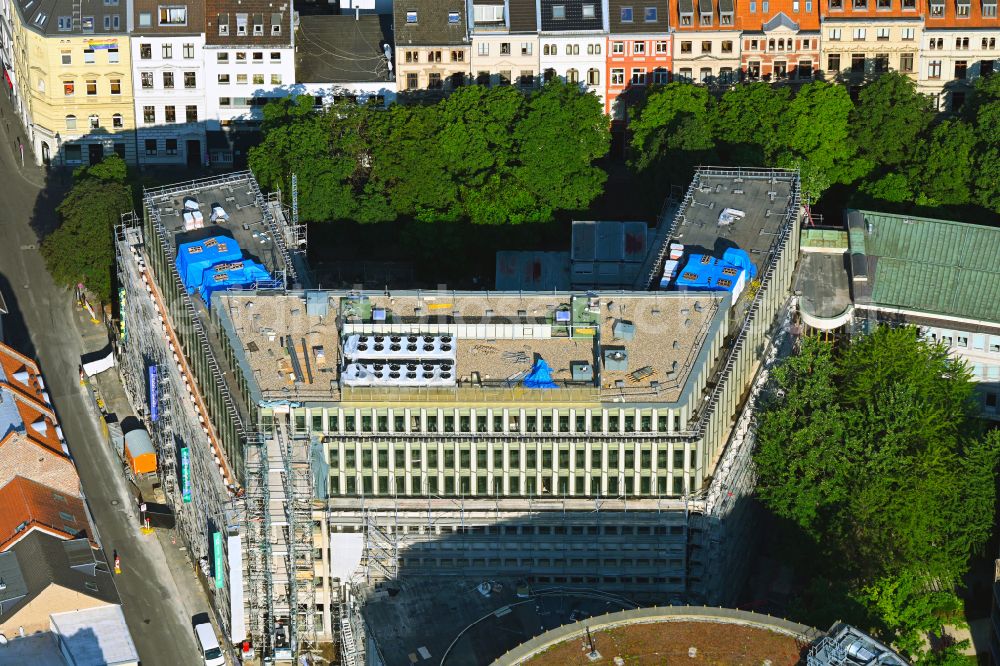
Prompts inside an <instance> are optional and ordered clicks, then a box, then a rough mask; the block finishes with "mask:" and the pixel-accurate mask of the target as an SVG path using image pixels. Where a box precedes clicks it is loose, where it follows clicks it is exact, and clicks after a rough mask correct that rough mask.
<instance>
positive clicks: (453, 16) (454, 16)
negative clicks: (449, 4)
mask: <svg viewBox="0 0 1000 666" xmlns="http://www.w3.org/2000/svg"><path fill="white" fill-rule="evenodd" d="M458 22H459V16H458V12H448V23H449V24H450V25H458Z"/></svg>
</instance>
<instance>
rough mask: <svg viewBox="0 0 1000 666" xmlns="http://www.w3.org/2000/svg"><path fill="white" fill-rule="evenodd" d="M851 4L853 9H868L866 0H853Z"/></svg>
mask: <svg viewBox="0 0 1000 666" xmlns="http://www.w3.org/2000/svg"><path fill="white" fill-rule="evenodd" d="M851 6H852V7H853V8H854V9H868V0H854V1H853V2H852V3H851Z"/></svg>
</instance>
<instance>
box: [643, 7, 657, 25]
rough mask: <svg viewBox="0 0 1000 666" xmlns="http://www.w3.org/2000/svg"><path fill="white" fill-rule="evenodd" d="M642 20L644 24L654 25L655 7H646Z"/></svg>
mask: <svg viewBox="0 0 1000 666" xmlns="http://www.w3.org/2000/svg"><path fill="white" fill-rule="evenodd" d="M643 18H644V20H645V21H646V23H656V7H646V12H645V14H644V15H643Z"/></svg>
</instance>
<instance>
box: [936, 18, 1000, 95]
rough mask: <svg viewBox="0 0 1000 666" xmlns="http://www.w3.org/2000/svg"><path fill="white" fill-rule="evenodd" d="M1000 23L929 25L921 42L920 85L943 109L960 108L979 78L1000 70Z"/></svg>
mask: <svg viewBox="0 0 1000 666" xmlns="http://www.w3.org/2000/svg"><path fill="white" fill-rule="evenodd" d="M998 46H1000V26H998V27H996V28H969V29H955V28H941V29H925V30H924V34H923V43H922V44H921V45H920V75H919V79H918V89H919V91H920V92H922V93H924V94H925V95H930V96H931V97H932V99H933V100H934V108H935V109H937V110H939V111H956V110H958V109H960V108H961V107H962V105H963V104H964V103H965V101H966V100H967V99H968V98H969V96H970V95H971V94H972V88H973V86H974V85H975V82H976V79H978V78H980V77H982V76H989V75H990V74H993V72H995V71H997V70H1000V48H998Z"/></svg>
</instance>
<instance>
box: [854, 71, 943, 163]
mask: <svg viewBox="0 0 1000 666" xmlns="http://www.w3.org/2000/svg"><path fill="white" fill-rule="evenodd" d="M933 118H934V115H933V113H932V111H931V103H930V98H928V97H927V96H926V95H921V94H920V93H918V92H917V85H916V83H915V82H914V81H913V79H911V78H910V77H909V76H907V75H906V74H901V73H899V72H889V73H886V74H882V75H881V76H879V77H878V78H876V79H875V80H874V81H872V82H871V83H869V84H868V85H866V86H864V87H863V88H861V92H860V93H859V94H858V104H857V107H856V108H855V109H854V112H853V114H852V122H851V125H852V127H853V129H854V138H855V140H856V141H857V144H858V146H859V147H860V152H861V155H863V156H865V157H866V158H867V159H868V160H869V161H870V162H871V163H873V164H878V165H882V166H889V167H891V166H894V165H898V164H905V163H907V162H909V161H911V160H912V159H913V155H914V150H915V149H916V147H917V143H918V139H919V138H920V137H921V135H922V134H923V132H924V131H925V130H926V129H927V127H928V125H930V122H931V120H933Z"/></svg>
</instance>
